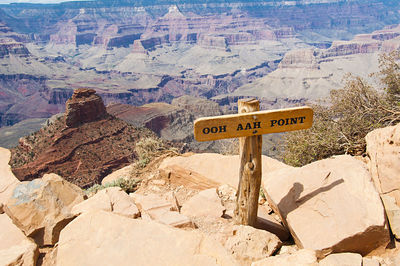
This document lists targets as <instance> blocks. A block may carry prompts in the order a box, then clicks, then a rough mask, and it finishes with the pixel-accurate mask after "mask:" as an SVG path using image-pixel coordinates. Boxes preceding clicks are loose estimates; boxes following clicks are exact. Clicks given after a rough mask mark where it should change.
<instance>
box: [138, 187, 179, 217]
mask: <svg viewBox="0 0 400 266" xmlns="http://www.w3.org/2000/svg"><path fill="white" fill-rule="evenodd" d="M131 197H132V198H133V200H134V202H135V204H136V205H137V206H138V208H139V210H140V211H141V212H142V213H146V214H147V215H149V216H150V217H151V218H152V219H155V218H156V217H157V216H158V215H160V214H162V213H164V212H167V211H171V210H173V208H174V205H173V204H172V203H171V202H169V201H167V200H166V199H164V198H163V197H161V196H159V195H157V194H148V195H142V194H137V193H133V194H131Z"/></svg>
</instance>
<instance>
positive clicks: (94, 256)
mask: <svg viewBox="0 0 400 266" xmlns="http://www.w3.org/2000/svg"><path fill="white" fill-rule="evenodd" d="M99 228H101V230H99ZM116 228H118V229H119V230H115V229H116ZM121 230H122V231H121ZM104 232H107V233H106V234H105V233H104ZM117 246H118V247H120V248H118V249H116V248H115V247H117ZM82 251H84V252H82ZM126 258H132V259H134V261H135V264H138V265H156V264H163V265H237V263H236V261H235V260H234V259H233V258H232V257H231V256H230V255H228V253H227V252H226V250H225V249H224V248H223V247H222V246H221V245H220V244H219V243H217V242H215V241H214V240H212V239H210V238H209V237H207V236H204V235H202V234H201V233H199V232H194V231H192V232H191V231H183V230H179V229H174V228H171V227H168V226H166V225H162V224H159V223H155V222H152V221H142V220H137V219H129V218H126V217H122V216H119V215H115V214H113V213H110V212H104V211H98V212H91V213H86V214H83V215H80V216H79V217H78V218H76V219H75V220H74V221H73V222H71V223H70V224H69V225H68V226H67V227H66V228H65V229H64V230H62V232H61V235H60V241H59V243H58V252H57V265H81V264H86V265H98V264H103V265H131V264H132V260H127V259H126Z"/></svg>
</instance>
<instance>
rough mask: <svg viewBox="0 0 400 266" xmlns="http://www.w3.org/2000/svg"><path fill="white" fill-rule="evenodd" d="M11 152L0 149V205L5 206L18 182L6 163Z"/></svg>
mask: <svg viewBox="0 0 400 266" xmlns="http://www.w3.org/2000/svg"><path fill="white" fill-rule="evenodd" d="M10 157H11V152H10V151H9V150H7V149H4V148H1V147H0V205H2V204H5V203H6V202H7V200H8V198H9V197H10V196H11V194H12V192H13V190H14V188H15V186H17V185H18V183H19V181H18V179H17V178H16V177H15V176H14V174H13V173H12V171H11V168H10V166H9V165H8V162H9V161H10Z"/></svg>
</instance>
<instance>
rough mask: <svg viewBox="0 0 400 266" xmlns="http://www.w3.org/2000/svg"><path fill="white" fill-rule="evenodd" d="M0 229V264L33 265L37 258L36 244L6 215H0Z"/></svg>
mask: <svg viewBox="0 0 400 266" xmlns="http://www.w3.org/2000/svg"><path fill="white" fill-rule="evenodd" d="M0 228H1V230H0V264H1V265H21V266H30V265H35V264H36V260H37V258H38V256H39V252H38V248H37V246H36V244H35V243H33V241H32V240H30V239H29V238H27V237H26V236H25V235H24V233H22V231H21V230H20V229H19V228H18V227H17V226H16V225H15V224H13V222H12V220H11V219H10V218H9V217H8V216H7V215H6V214H0Z"/></svg>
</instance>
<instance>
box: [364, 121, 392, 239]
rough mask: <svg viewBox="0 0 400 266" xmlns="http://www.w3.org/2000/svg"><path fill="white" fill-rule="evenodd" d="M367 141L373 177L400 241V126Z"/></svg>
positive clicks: (377, 132)
mask: <svg viewBox="0 0 400 266" xmlns="http://www.w3.org/2000/svg"><path fill="white" fill-rule="evenodd" d="M365 140H366V142H367V153H368V155H369V158H370V160H369V168H370V172H371V174H372V178H373V180H374V183H375V186H376V188H377V189H378V192H379V193H380V194H381V196H382V201H383V203H384V205H385V209H386V213H387V216H388V220H389V224H390V227H391V229H392V232H393V234H394V235H395V237H396V238H397V239H400V238H399V237H400V231H399V230H400V215H399V209H400V164H399V162H400V124H398V125H396V126H391V127H385V128H380V129H376V130H374V131H372V132H370V133H368V135H367V136H366V137H365ZM383 195H385V196H383ZM396 205H397V207H396Z"/></svg>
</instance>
